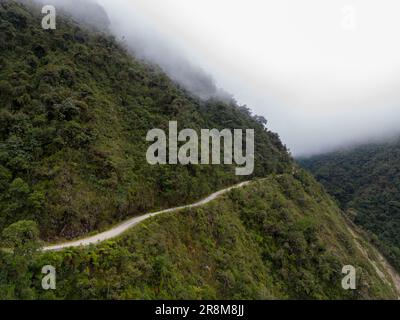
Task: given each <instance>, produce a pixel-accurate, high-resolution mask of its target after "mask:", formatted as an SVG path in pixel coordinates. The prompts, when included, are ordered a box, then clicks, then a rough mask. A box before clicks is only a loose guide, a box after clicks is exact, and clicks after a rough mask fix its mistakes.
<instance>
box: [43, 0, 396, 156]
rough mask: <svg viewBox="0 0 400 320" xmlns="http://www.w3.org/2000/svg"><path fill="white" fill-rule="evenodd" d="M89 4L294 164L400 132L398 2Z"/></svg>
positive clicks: (160, 0) (123, 0)
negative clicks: (251, 124)
mask: <svg viewBox="0 0 400 320" xmlns="http://www.w3.org/2000/svg"><path fill="white" fill-rule="evenodd" d="M60 1H62V2H64V3H67V4H69V5H70V6H71V4H72V3H73V4H74V5H73V6H75V4H76V3H78V2H80V1H75V0H70V1H67V0H57V2H60ZM87 1H89V0H87ZM90 1H91V2H92V3H93V2H95V3H97V4H99V5H101V6H102V8H104V11H105V12H106V14H107V16H108V21H109V28H110V29H111V31H112V32H113V33H114V34H115V35H116V36H117V37H118V38H120V39H122V38H124V40H125V41H126V43H128V44H129V46H130V47H131V48H132V49H133V50H134V51H135V53H136V54H137V55H138V56H140V57H142V58H146V59H149V60H151V61H153V62H156V63H157V64H159V65H160V66H161V67H162V68H163V69H164V70H165V71H166V72H167V73H168V74H169V75H170V76H171V77H172V78H173V79H175V80H176V81H178V82H180V83H183V84H185V85H186V87H187V88H189V89H190V90H192V91H194V92H196V93H197V94H198V95H199V96H201V97H202V98H208V97H210V96H213V95H216V94H218V92H220V90H219V89H218V87H222V88H224V89H226V90H227V91H228V92H232V94H233V95H234V96H235V98H236V100H238V101H239V102H240V103H242V104H247V105H249V106H250V107H251V109H252V110H253V111H254V112H255V113H257V114H260V115H262V116H264V117H265V118H267V119H268V120H269V126H270V127H271V128H272V129H273V130H275V131H277V132H278V133H279V134H280V136H281V138H282V140H283V141H284V143H286V144H287V145H288V147H289V148H290V149H291V150H292V152H293V153H294V154H295V155H306V154H314V153H318V152H324V151H328V150H331V149H334V148H337V147H340V146H346V145H350V144H353V143H359V142H363V141H367V140H369V139H377V138H383V137H387V136H392V135H394V134H398V133H399V131H400V130H399V129H400V126H399V125H398V122H399V119H400V91H399V90H398V88H399V85H400V79H399V78H400V43H399V42H398V41H397V40H396V39H397V30H399V29H400V19H398V15H399V14H400V3H399V2H398V1H397V0H379V1H378V0H346V1H344V0H326V1H320V0H302V1H297V0H280V1H274V0H246V1H244V0H218V1H214V0H202V1H197V0H90ZM49 2H52V1H50V0H49V1H47V3H49ZM53 2H54V0H53ZM90 14H91V12H89V16H90ZM88 18H89V17H88ZM203 70H207V72H208V73H210V74H212V77H211V76H210V75H209V74H207V73H206V72H204V71H203ZM213 79H215V80H213Z"/></svg>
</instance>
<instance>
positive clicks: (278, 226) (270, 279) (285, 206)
mask: <svg viewBox="0 0 400 320" xmlns="http://www.w3.org/2000/svg"><path fill="white" fill-rule="evenodd" d="M41 18H42V16H41V15H40V8H38V7H29V8H27V7H25V6H24V5H21V4H18V3H16V2H14V1H8V0H0V68H1V73H0V235H1V242H0V298H3V299H45V298H49V299H60V298H61V299H102V298H103V299H128V298H129V299H132V298H141V299H154V298H162V299H164V298H171V299H181V298H186V299H189V298H193V299H214V298H220V299H266V298H271V299H272V298H273V299H278V298H281V299H288V298H291V299H387V298H396V297H397V296H398V291H397V290H396V287H395V284H394V283H393V277H392V276H391V274H390V272H391V270H390V268H389V267H388V266H387V265H386V264H385V263H384V261H382V259H381V257H380V256H379V254H378V253H377V252H376V250H375V249H374V248H373V247H371V246H370V245H369V244H368V243H367V242H366V241H365V238H364V235H363V234H362V233H360V232H359V231H358V230H356V228H353V227H350V224H349V223H347V221H346V219H345V217H344V216H343V215H342V214H341V211H340V209H339V208H338V207H337V205H336V204H335V203H334V201H333V200H332V199H331V198H330V197H329V196H328V195H327V194H326V193H325V192H324V190H323V188H322V187H321V186H320V185H319V184H318V183H317V182H315V180H314V179H313V178H312V177H311V176H309V175H308V174H307V173H305V172H303V171H302V170H299V169H297V168H296V167H295V165H294V163H293V161H292V159H291V157H290V155H289V154H288V152H287V150H286V148H285V146H284V145H282V143H281V142H280V140H279V137H278V135H276V134H274V133H272V132H270V131H268V130H267V129H265V119H263V118H261V117H257V116H253V115H251V113H250V112H249V110H248V109H247V108H246V107H240V106H238V105H237V104H236V103H235V102H234V101H232V102H230V103H228V102H221V101H218V100H208V101H203V100H200V99H198V98H196V97H195V96H193V95H192V94H190V93H188V92H186V91H185V90H183V89H182V88H180V87H179V86H177V85H176V84H175V83H173V82H172V81H171V80H170V79H169V78H168V77H167V76H166V75H165V74H164V73H163V72H161V70H160V69H159V68H157V67H156V66H152V65H149V64H148V63H145V62H144V61H139V60H138V59H135V58H134V57H132V56H130V55H129V54H128V53H127V52H126V51H125V50H124V49H123V48H122V47H121V46H120V45H119V44H118V43H117V42H116V41H115V40H114V39H112V38H111V37H110V36H108V35H105V34H103V33H97V32H94V31H89V30H87V29H85V27H83V26H81V25H78V24H77V23H75V22H73V21H72V20H70V19H69V18H62V17H61V16H59V17H58V24H57V30H54V31H44V30H42V29H41ZM172 120H176V121H178V124H179V129H183V128H194V129H196V130H197V131H199V130H200V129H201V128H217V129H224V128H231V129H233V128H235V129H240V128H243V129H248V128H254V129H255V138H256V146H255V150H256V154H255V171H254V174H253V175H252V176H250V177H248V176H246V177H238V176H236V175H235V172H234V166H215V165H209V166H201V165H198V166H195V165H189V166H182V165H164V166H150V165H149V164H147V161H146V159H145V155H146V150H147V147H148V146H149V144H148V143H147V142H146V140H145V138H146V134H147V132H148V130H150V129H153V128H162V129H166V128H167V127H168V122H169V121H172ZM249 179H254V181H253V182H252V183H251V184H249V185H248V186H246V187H243V188H241V189H235V190H233V191H231V192H229V193H227V194H225V195H224V196H223V197H221V198H218V199H216V200H214V201H212V202H210V203H208V204H206V205H204V206H200V207H196V208H191V209H185V210H182V211H179V212H169V213H166V214H163V215H160V216H157V217H152V218H150V219H149V220H146V221H145V222H144V223H142V224H139V225H137V226H136V227H134V228H133V229H131V230H129V231H128V232H127V233H125V234H123V235H122V236H121V237H119V238H116V239H114V240H113V241H106V242H103V243H101V244H98V245H97V246H92V247H89V248H76V249H66V250H64V251H60V252H43V251H42V250H40V248H41V247H43V245H44V243H43V240H47V241H56V240H62V239H70V238H75V237H81V236H83V235H84V234H87V233H92V232H96V231H100V230H102V229H106V228H108V227H109V226H110V225H111V224H115V223H116V222H117V221H120V220H123V219H125V218H126V217H128V216H134V215H137V214H143V213H146V212H148V211H150V210H151V211H153V210H156V209H158V208H168V207H175V206H177V205H180V204H187V203H191V202H193V201H194V200H195V199H198V198H200V197H202V196H204V195H206V194H209V193H211V192H212V191H215V190H218V189H221V188H222V187H223V186H227V185H233V184H235V183H237V182H238V181H239V180H249ZM46 265H52V266H54V267H55V268H56V272H57V290H50V291H45V290H43V289H42V287H41V284H42V277H43V274H42V272H41V271H42V267H43V266H46ZM345 265H352V266H354V267H355V268H356V270H357V290H344V289H343V288H342V286H341V282H342V279H343V277H344V275H343V274H342V268H343V266H345Z"/></svg>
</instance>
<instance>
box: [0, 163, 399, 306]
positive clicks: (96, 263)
mask: <svg viewBox="0 0 400 320" xmlns="http://www.w3.org/2000/svg"><path fill="white" fill-rule="evenodd" d="M355 237H358V238H359V239H358V242H356V241H355V240H354V239H355ZM14 259H15V258H13V257H12V256H11V254H10V253H8V254H6V253H4V254H3V255H1V254H0V263H2V264H3V265H4V268H2V269H1V270H0V279H8V281H9V282H8V283H7V282H6V283H2V290H0V292H1V293H0V294H3V295H5V294H6V293H9V294H10V295H11V293H10V292H13V291H12V289H10V288H11V286H13V285H14V287H15V283H23V284H24V286H25V287H24V289H25V290H19V291H17V292H23V293H25V294H26V293H27V292H28V293H29V296H30V297H31V298H49V299H54V298H62V299H93V298H94V299H156V298H158V299H216V298H218V299H288V298H290V299H388V298H396V297H397V296H398V294H397V293H396V290H395V288H394V285H393V283H392V279H391V277H390V275H389V274H388V273H387V272H386V270H385V267H384V266H383V265H382V263H381V261H380V260H379V259H378V257H376V256H375V251H374V250H373V248H372V247H371V246H370V245H368V244H367V243H366V242H365V241H364V240H363V238H362V237H361V236H359V235H357V236H355V231H352V232H350V231H349V229H348V227H347V224H346V221H345V219H344V218H343V217H342V215H341V213H340V210H339V209H338V208H337V206H336V205H335V203H334V202H333V201H332V200H331V199H330V198H329V196H327V195H324V193H323V190H322V188H321V187H320V185H319V184H317V183H316V182H315V181H314V180H313V178H312V177H310V176H308V175H307V174H305V173H303V172H301V171H299V172H298V173H296V175H295V176H291V175H288V174H286V175H279V176H275V177H274V176H270V177H269V178H267V179H263V180H260V181H258V182H253V183H252V184H250V185H248V186H245V187H243V188H240V189H235V190H233V191H231V192H230V193H228V194H226V195H224V196H223V197H222V198H219V199H217V200H215V201H213V202H211V203H209V204H207V205H205V206H203V207H198V208H192V209H187V210H183V211H180V212H173V213H166V214H164V215H161V216H157V217H154V218H151V219H149V220H147V221H145V222H143V223H142V224H140V225H138V226H136V227H135V228H134V229H132V230H130V231H129V232H128V233H127V234H126V235H124V236H123V237H121V238H119V239H116V240H113V241H108V242H105V243H102V244H100V245H98V246H96V247H92V248H87V249H77V248H72V249H67V250H64V251H62V252H47V253H44V254H40V255H39V256H38V257H36V258H35V259H34V261H35V262H34V263H32V264H31V266H30V267H29V272H27V273H24V275H25V274H28V275H31V276H30V277H29V276H28V277H27V278H24V279H23V280H21V279H19V277H21V275H20V274H17V275H16V274H15V273H13V269H12V266H13V265H14V264H12V261H13V260H14ZM47 264H50V265H53V266H55V267H56V270H57V278H58V279H59V280H58V282H57V290H53V291H52V292H45V291H43V290H42V289H41V287H40V281H38V279H37V276H36V275H40V270H41V267H42V266H43V265H47ZM348 264H351V265H353V266H354V267H355V268H356V269H357V290H343V289H342V287H341V281H342V278H343V277H344V275H343V274H342V267H343V266H344V265H348Z"/></svg>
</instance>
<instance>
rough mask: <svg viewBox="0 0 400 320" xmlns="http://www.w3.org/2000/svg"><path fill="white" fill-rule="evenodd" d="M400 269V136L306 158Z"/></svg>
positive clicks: (344, 207)
mask: <svg viewBox="0 0 400 320" xmlns="http://www.w3.org/2000/svg"><path fill="white" fill-rule="evenodd" d="M300 163H301V164H302V165H303V167H305V168H306V169H308V170H310V171H311V172H312V173H313V174H314V175H315V177H316V178H317V180H318V181H320V182H321V183H322V184H323V185H324V186H325V188H326V190H327V191H328V192H329V193H330V194H331V195H333V196H334V197H335V198H336V199H337V200H338V202H339V204H340V206H341V207H342V208H343V209H344V210H345V211H346V212H347V213H348V214H349V215H350V216H351V217H352V218H353V219H354V221H355V223H356V224H358V225H360V226H362V227H363V228H364V229H366V230H369V231H371V232H372V233H374V234H375V235H376V236H378V238H379V239H380V241H382V242H383V244H380V243H379V241H377V240H375V241H376V242H377V244H378V245H380V247H381V249H382V251H383V252H384V253H385V255H386V256H387V258H388V259H389V260H390V261H391V262H392V263H393V265H394V266H396V268H397V269H398V270H400V202H399V199H400V140H397V141H393V142H388V143H381V144H369V145H364V146H359V147H356V148H353V149H350V150H344V151H339V152H333V153H330V154H325V155H320V156H315V157H311V158H309V159H302V160H300Z"/></svg>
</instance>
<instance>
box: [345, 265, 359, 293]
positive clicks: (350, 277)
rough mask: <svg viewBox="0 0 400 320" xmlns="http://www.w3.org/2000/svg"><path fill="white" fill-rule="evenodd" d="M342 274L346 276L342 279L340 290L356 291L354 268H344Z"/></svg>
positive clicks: (349, 266)
mask: <svg viewBox="0 0 400 320" xmlns="http://www.w3.org/2000/svg"><path fill="white" fill-rule="evenodd" d="M342 273H343V274H345V275H346V276H345V277H344V278H343V279H342V288H343V289H344V290H356V288H357V287H356V285H357V284H356V279H357V278H356V268H354V267H353V266H351V265H347V266H344V267H343V268H342Z"/></svg>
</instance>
